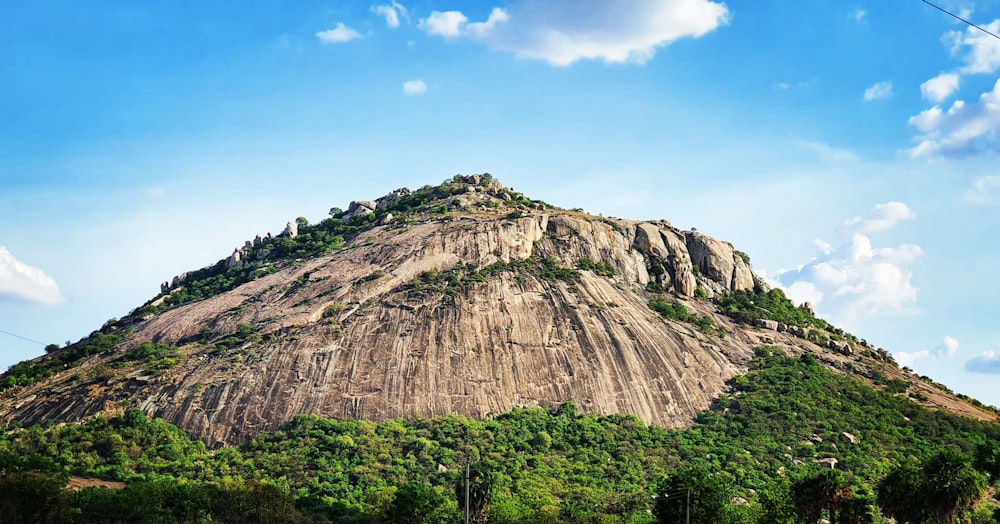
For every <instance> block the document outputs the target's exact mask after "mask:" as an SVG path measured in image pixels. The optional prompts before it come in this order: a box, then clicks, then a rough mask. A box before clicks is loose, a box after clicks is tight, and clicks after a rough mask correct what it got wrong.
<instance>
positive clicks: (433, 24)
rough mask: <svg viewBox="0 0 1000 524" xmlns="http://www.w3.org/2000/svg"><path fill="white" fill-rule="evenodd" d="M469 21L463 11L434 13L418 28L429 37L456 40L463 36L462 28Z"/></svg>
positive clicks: (422, 20) (421, 22)
mask: <svg viewBox="0 0 1000 524" xmlns="http://www.w3.org/2000/svg"><path fill="white" fill-rule="evenodd" d="M468 21H469V19H468V18H466V16H465V15H463V14H462V12H461V11H444V12H441V11H432V12H431V16H429V17H427V18H424V19H421V20H420V22H418V23H417V27H419V28H420V29H423V30H424V32H425V33H427V34H429V35H437V36H443V37H445V38H454V37H456V36H459V35H461V34H462V28H463V27H464V26H465V24H466V22H468Z"/></svg>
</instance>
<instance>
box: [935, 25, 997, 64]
mask: <svg viewBox="0 0 1000 524" xmlns="http://www.w3.org/2000/svg"><path fill="white" fill-rule="evenodd" d="M982 27H983V28H984V29H986V30H988V31H990V32H991V33H993V34H998V33H1000V20H994V21H992V22H990V23H989V24H986V25H982ZM944 39H945V42H947V43H950V44H951V52H952V54H953V55H959V54H962V55H963V56H962V60H963V61H964V62H965V66H964V67H962V68H961V69H960V71H961V72H962V73H972V74H975V73H979V74H984V73H985V74H990V73H994V72H996V71H997V69H1000V39H997V38H994V37H992V36H990V35H988V34H986V33H984V32H982V31H980V30H979V29H976V28H975V27H967V28H966V29H965V30H964V31H951V32H949V33H947V34H945V36H944Z"/></svg>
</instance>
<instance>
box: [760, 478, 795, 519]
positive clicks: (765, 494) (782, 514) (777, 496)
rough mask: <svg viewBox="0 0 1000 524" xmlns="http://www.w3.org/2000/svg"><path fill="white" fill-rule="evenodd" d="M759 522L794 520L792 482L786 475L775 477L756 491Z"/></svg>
mask: <svg viewBox="0 0 1000 524" xmlns="http://www.w3.org/2000/svg"><path fill="white" fill-rule="evenodd" d="M757 502H758V503H759V504H760V511H761V518H760V522H761V523H765V522H768V523H772V524H792V523H794V522H795V499H794V498H792V483H791V481H789V480H788V478H787V477H784V476H781V477H776V478H774V479H773V480H771V482H769V483H768V484H767V485H766V486H764V487H763V488H762V489H760V490H758V491H757Z"/></svg>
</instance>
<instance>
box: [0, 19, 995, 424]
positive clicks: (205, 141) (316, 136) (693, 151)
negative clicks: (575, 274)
mask: <svg viewBox="0 0 1000 524" xmlns="http://www.w3.org/2000/svg"><path fill="white" fill-rule="evenodd" d="M940 5H942V6H944V7H945V8H947V9H950V10H953V12H955V13H960V14H962V15H963V16H965V17H966V18H968V19H970V20H972V21H974V22H975V23H977V24H981V25H983V26H985V27H988V28H989V29H991V30H992V31H993V32H994V33H1000V1H979V2H975V3H973V2H966V1H960V0H942V2H941V4H940ZM0 53H2V56H3V57H4V60H3V61H0V79H3V80H2V81H0V118H2V121H3V125H0V330H3V331H6V332H9V333H13V334H16V335H19V336H21V337H26V338H29V339H33V340H36V341H40V342H44V343H52V342H54V343H62V342H64V341H67V340H73V341H75V340H77V339H79V338H80V337H82V336H85V335H86V334H87V333H89V332H90V331H91V330H93V329H96V328H97V327H99V326H100V325H101V324H103V323H104V322H105V321H106V320H107V319H109V318H112V317H119V316H122V315H124V314H126V313H127V312H128V311H129V310H130V309H131V308H133V307H136V306H138V305H140V304H142V303H143V302H144V301H146V300H147V299H149V298H151V297H152V296H153V295H155V294H156V293H157V291H158V289H159V288H158V285H159V282H161V281H163V280H165V279H168V278H170V277H171V276H173V275H175V274H178V273H181V272H183V271H186V270H190V269H195V268H198V267H202V266H204V265H207V264H210V263H213V262H215V261H216V260H218V259H219V258H222V257H224V256H226V255H228V254H229V253H230V252H231V250H232V249H233V248H234V247H236V246H237V245H241V244H242V243H243V241H244V240H246V239H249V238H252V237H253V236H254V235H255V234H258V233H265V232H267V231H271V232H278V231H280V230H281V229H282V227H283V226H284V224H285V222H286V221H288V220H290V219H294V218H295V217H298V216H305V217H307V218H309V219H310V220H313V221H318V220H320V219H322V218H323V217H324V216H325V215H326V212H327V211H328V210H329V208H330V207H332V206H338V207H346V205H347V204H348V202H349V201H350V200H354V199H367V198H374V197H378V196H380V195H382V194H385V193H387V192H388V191H390V190H392V189H394V188H397V187H401V186H410V187H419V186H421V185H423V184H427V183H437V182H439V181H441V180H443V179H445V178H448V177H450V176H451V175H453V174H455V173H477V172H485V171H488V172H491V173H493V174H494V175H495V176H497V177H498V178H499V179H500V180H501V181H503V182H504V183H505V184H507V185H509V186H513V187H514V188H515V189H517V190H519V191H522V192H524V193H526V194H528V195H529V196H532V197H533V198H541V199H543V200H546V201H548V202H550V203H553V204H555V205H559V206H562V207H582V208H584V209H586V210H587V211H590V212H592V213H595V214H596V213H600V214H603V215H605V216H616V217H622V218H632V219H659V218H666V219H668V220H671V221H672V222H673V223H674V225H677V226H679V227H682V228H690V227H697V228H698V229H699V231H702V232H704V233H707V234H710V235H712V236H715V237H718V238H721V239H724V240H728V241H730V242H732V243H733V244H734V245H736V246H737V248H739V249H741V250H743V251H746V252H747V253H749V254H750V256H751V259H752V262H753V266H754V269H755V270H756V271H758V272H759V273H763V274H765V275H767V277H768V278H769V279H771V280H772V281H773V282H776V283H780V284H781V285H783V286H784V287H786V289H788V292H789V294H790V295H791V296H793V297H795V298H797V299H799V300H806V299H809V300H811V301H812V302H813V303H814V305H815V307H816V309H817V312H818V313H819V314H820V315H821V316H823V317H825V318H828V319H830V320H832V321H833V322H834V323H835V324H837V325H840V326H842V327H845V328H846V329H848V330H850V331H852V332H854V333H856V334H857V335H859V336H861V337H863V338H865V339H867V340H869V341H871V342H872V343H874V344H875V345H877V346H882V347H885V348H887V349H889V350H890V351H892V352H893V353H894V354H895V355H896V356H897V359H898V360H899V361H900V362H901V364H907V365H909V366H911V367H912V368H913V369H914V370H916V371H917V372H919V373H922V374H926V375H929V376H931V377H932V378H934V379H935V380H938V381H940V382H943V383H945V384H947V385H948V386H949V387H951V388H952V389H954V390H955V391H958V392H962V393H966V394H969V395H972V396H974V397H976V398H979V399H980V400H982V401H984V402H987V403H990V404H994V405H1000V389H998V388H996V387H994V386H993V384H994V383H995V381H996V380H997V379H998V378H1000V330H998V328H997V327H996V326H997V323H996V316H997V313H998V307H997V306H996V297H997V296H1000V272H998V271H997V269H996V268H997V267H998V266H1000V247H998V245H997V242H995V241H994V235H995V232H997V231H1000V207H998V206H1000V167H998V166H1000V163H998V154H997V153H998V150H1000V136H998V133H1000V84H998V80H1000V74H998V70H1000V40H998V39H994V38H992V37H990V36H989V35H986V34H984V33H981V32H978V31H977V30H975V29H971V28H969V27H968V26H965V25H964V24H962V23H960V22H957V21H956V20H954V19H952V18H951V17H949V16H947V15H945V14H944V13H942V12H940V11H938V10H936V9H934V8H933V7H931V6H929V5H927V4H926V3H924V2H921V1H919V0H908V1H899V2H874V1H867V2H864V1H862V2H856V3H852V2H844V1H842V0H837V1H832V0H830V1H824V0H814V1H809V2H787V1H785V0H754V1H753V2H750V1H733V2H727V3H724V4H723V3H720V2H711V1H708V0H676V1H666V0H663V1H646V0H633V1H620V2H598V1H594V0H573V1H569V0H547V1H541V0H525V1H511V2H499V1H498V2H471V1H465V2H455V1H453V2H446V1H419V2H402V3H398V2H391V1H390V2H388V3H386V2H383V1H381V0H376V1H373V2H266V1H258V2H186V3H183V2H156V1H150V2H141V3H134V2H87V3H80V2H70V1H41V2H30V3H18V4H12V5H5V6H4V8H3V16H0ZM41 352H42V347H41V345H39V344H36V343H34V342H30V341H27V340H23V339H21V338H17V337H14V336H11V335H7V334H4V333H0V368H5V367H6V366H9V365H10V364H13V363H15V362H17V361H20V360H23V359H25V358H29V357H32V356H35V355H38V354H40V353H41Z"/></svg>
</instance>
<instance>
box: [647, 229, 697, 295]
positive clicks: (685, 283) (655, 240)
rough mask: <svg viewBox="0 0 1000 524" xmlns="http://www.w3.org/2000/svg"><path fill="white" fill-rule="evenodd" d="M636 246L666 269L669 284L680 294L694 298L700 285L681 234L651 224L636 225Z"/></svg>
mask: <svg viewBox="0 0 1000 524" xmlns="http://www.w3.org/2000/svg"><path fill="white" fill-rule="evenodd" d="M635 244H636V246H637V247H638V248H639V250H640V251H642V253H643V254H644V255H646V256H648V257H650V258H653V259H655V260H657V261H658V262H659V263H660V264H662V265H663V267H664V269H666V271H667V273H668V275H666V276H667V277H669V283H670V285H671V286H673V288H674V289H675V290H677V292H678V293H680V294H682V295H684V296H688V297H691V296H694V290H695V289H696V288H697V287H698V283H697V282H696V281H695V277H694V267H693V266H692V265H691V258H690V257H689V256H688V252H687V246H686V245H685V243H684V238H683V237H682V236H681V234H680V233H678V232H676V231H674V230H673V229H663V228H659V227H657V226H655V225H653V224H650V223H642V224H638V225H636V229H635Z"/></svg>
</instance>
